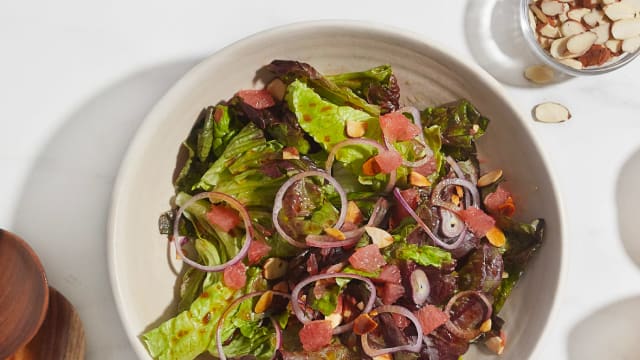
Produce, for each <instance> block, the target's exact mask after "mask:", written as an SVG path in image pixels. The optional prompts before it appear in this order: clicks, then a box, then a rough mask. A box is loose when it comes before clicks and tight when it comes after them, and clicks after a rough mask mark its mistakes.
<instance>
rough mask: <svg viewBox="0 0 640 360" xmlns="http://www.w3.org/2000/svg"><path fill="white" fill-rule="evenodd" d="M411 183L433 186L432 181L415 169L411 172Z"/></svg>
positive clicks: (420, 185) (419, 185)
mask: <svg viewBox="0 0 640 360" xmlns="http://www.w3.org/2000/svg"><path fill="white" fill-rule="evenodd" d="M409 184H411V185H413V186H418V187H427V186H431V182H430V181H429V179H427V178H426V176H424V175H422V174H420V173H418V172H416V171H413V170H412V171H411V172H410V173H409Z"/></svg>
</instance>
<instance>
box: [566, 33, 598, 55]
mask: <svg viewBox="0 0 640 360" xmlns="http://www.w3.org/2000/svg"><path fill="white" fill-rule="evenodd" d="M597 39H598V35H596V34H595V33H592V32H584V33H582V34H578V35H573V36H572V37H570V38H569V41H567V51H569V52H570V53H571V54H578V55H582V54H584V53H586V52H587V51H588V50H589V49H590V48H591V46H592V45H593V44H594V43H595V42H596V40H597Z"/></svg>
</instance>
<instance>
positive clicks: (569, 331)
mask: <svg viewBox="0 0 640 360" xmlns="http://www.w3.org/2000/svg"><path fill="white" fill-rule="evenodd" d="M495 1H496V0H468V1H451V0H448V1H438V2H435V1H423V2H419V3H418V2H416V3H413V2H405V1H396V2H388V1H368V2H366V4H365V2H347V1H344V0H343V1H323V2H315V3H311V2H310V3H309V4H308V5H306V2H305V5H302V4H303V2H299V1H292V0H289V1H271V2H257V1H256V2H255V3H254V4H251V5H249V4H248V3H249V2H247V1H226V2H218V1H204V0H202V1H180V2H177V1H158V0H156V1H148V0H145V1H135V2H134V1H124V0H116V1H80V0H60V1H55V2H51V1H3V2H2V3H0V168H1V169H2V172H1V174H2V176H1V177H0V199H1V201H0V227H2V228H5V229H8V230H11V231H14V232H16V233H18V234H20V235H22V236H23V237H24V238H26V239H27V240H28V241H29V242H30V243H31V245H32V246H33V247H34V248H35V250H36V251H37V252H38V253H39V254H40V256H41V258H42V261H43V262H44V265H45V267H46V269H47V272H48V276H49V280H50V282H51V284H52V285H53V286H55V287H56V288H58V289H59V290H61V291H62V292H63V293H64V294H65V295H66V296H67V297H68V298H69V299H70V300H71V301H72V302H73V303H74V304H75V305H76V307H77V308H78V310H79V312H80V315H81V317H82V319H83V321H84V324H85V327H86V331H87V337H88V358H89V359H133V358H134V353H133V352H132V350H131V348H130V346H129V343H128V341H127V339H126V337H125V335H124V332H123V329H122V325H121V323H120V320H119V318H118V315H117V313H116V309H115V306H114V302H113V298H112V295H111V288H110V284H109V280H108V275H107V262H106V221H107V211H108V208H109V204H110V194H111V187H112V185H113V181H114V178H115V176H116V174H117V171H118V166H119V163H120V161H121V159H122V156H123V154H124V152H125V151H126V148H127V144H128V142H129V141H130V139H131V137H132V136H133V134H134V132H135V130H136V128H137V127H138V125H139V124H140V121H141V120H142V118H143V117H144V115H145V113H146V112H147V111H148V110H149V109H150V107H151V106H152V105H153V104H154V102H155V101H157V99H158V98H159V97H160V96H161V95H162V94H163V93H164V92H165V91H166V90H167V89H168V87H169V86H170V85H171V84H172V83H173V82H174V81H175V80H177V79H178V78H179V77H180V76H181V75H182V74H183V73H184V72H186V71H187V70H188V69H189V68H190V67H191V66H193V65H194V64H195V63H197V62H198V61H199V60H201V59H203V58H204V57H205V56H207V55H209V54H211V53H213V52H215V51H216V50H218V49H220V48H222V47H223V46H225V45H227V44H229V43H231V42H233V41H236V40H239V39H241V38H243V37H245V36H247V35H249V34H251V33H254V32H257V31H260V30H263V29H266V28H269V27H272V26H276V25H282V24H286V23H289V22H294V21H301V20H313V19H328V18H332V19H335V18H350V19H361V20H370V21H376V22H381V23H386V24H390V25H393V26H400V27H404V28H408V29H410V30H413V31H416V32H420V33H423V34H425V35H427V36H429V37H431V38H432V39H434V40H436V41H438V42H441V43H443V44H445V45H446V46H448V47H450V48H452V49H453V50H455V51H457V52H458V53H459V54H461V56H463V57H465V58H468V59H470V60H474V59H475V60H476V61H478V62H480V63H481V64H484V65H486V66H490V65H487V64H491V62H492V61H493V60H495V59H498V60H500V58H501V57H503V56H507V55H509V54H512V55H516V57H517V56H518V55H522V54H519V52H518V50H517V49H518V43H517V41H516V40H514V41H516V42H515V43H510V41H511V37H513V38H514V39H516V38H517V34H516V33H513V32H509V31H510V30H513V29H507V28H500V27H496V26H495V24H496V22H500V21H504V20H505V18H506V15H505V12H506V11H505V10H504V9H502V8H504V7H508V6H509V5H508V4H507V3H505V0H502V1H500V0H498V7H496V8H493V7H492V6H488V5H487V4H488V3H494V2H495ZM509 1H512V2H515V0H509ZM489 20H491V21H493V23H494V25H491V24H490V21H489ZM484 27H487V29H485V30H486V32H483V31H485V30H483V28H484ZM508 30H509V31H508ZM487 34H492V36H493V37H494V38H495V39H496V41H497V44H492V43H491V41H489V42H486V43H483V41H482V39H483V37H484V39H485V40H486V36H487ZM504 44H507V45H509V46H506V47H505V46H504ZM501 51H504V54H502V53H501ZM494 58H495V59H494ZM502 60H505V58H504V57H503V58H502ZM507 60H509V59H508V57H507ZM505 64H506V65H504V66H503V67H501V68H496V67H494V68H493V72H494V75H495V76H497V77H498V78H499V79H501V80H503V81H507V82H509V83H510V84H515V85H507V86H506V91H507V92H508V94H509V95H510V96H511V97H512V99H513V101H514V103H515V104H516V105H518V106H519V108H520V109H522V113H523V114H524V116H525V117H526V118H529V117H530V115H529V111H530V109H531V108H532V106H534V105H535V104H537V103H539V102H542V101H547V100H553V101H558V102H561V103H563V104H565V105H566V106H568V107H569V108H570V109H571V111H572V113H573V118H572V119H571V120H570V121H569V122H567V123H564V124H559V125H548V124H537V123H536V124H534V130H535V132H536V135H537V136H538V138H539V139H540V141H541V143H542V144H543V145H544V147H545V150H546V152H547V154H548V155H549V158H550V159H551V162H552V167H553V169H554V170H555V173H556V175H557V178H558V180H559V185H560V187H561V193H562V200H563V201H564V204H565V209H566V213H567V215H568V216H567V219H568V224H567V225H568V229H569V231H568V234H569V239H568V241H569V246H570V256H569V261H570V263H569V266H568V274H567V277H566V282H565V287H564V297H563V300H562V301H561V308H560V312H559V314H558V317H557V318H556V319H555V321H554V324H553V326H552V327H551V333H549V334H548V336H546V337H545V338H544V341H543V342H542V343H541V344H540V347H541V349H540V352H539V356H540V358H541V359H571V360H578V359H580V360H582V359H598V358H607V359H637V358H638V355H635V354H637V353H639V350H640V342H638V341H637V340H638V339H637V334H638V331H637V328H638V327H637V324H638V323H640V245H639V243H640V233H639V231H638V230H637V225H636V223H637V220H636V218H637V217H638V214H639V212H640V211H639V210H640V207H639V205H638V204H639V203H640V191H639V190H638V189H637V186H638V185H639V184H640V115H639V113H640V96H639V95H638V94H639V93H640V83H639V81H640V61H637V62H636V63H634V64H631V65H630V66H628V67H627V68H624V69H622V70H620V71H617V72H616V73H614V74H609V75H605V76H601V77H594V78H580V79H570V80H568V81H564V82H561V83H559V84H556V85H553V86H548V87H544V88H531V87H528V86H522V84H521V83H520V82H519V80H514V79H516V78H517V77H515V78H514V77H513V76H512V75H513V74H512V73H511V74H510V73H509V71H512V70H513V68H511V67H510V65H509V64H508V61H507V63H505ZM511 65H513V64H511ZM514 66H515V65H514ZM634 329H635V330H634Z"/></svg>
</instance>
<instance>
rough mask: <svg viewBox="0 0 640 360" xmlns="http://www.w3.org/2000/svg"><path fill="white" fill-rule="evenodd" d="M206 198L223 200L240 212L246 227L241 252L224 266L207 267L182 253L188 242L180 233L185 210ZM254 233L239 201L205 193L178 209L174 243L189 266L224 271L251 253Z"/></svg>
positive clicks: (247, 214)
mask: <svg viewBox="0 0 640 360" xmlns="http://www.w3.org/2000/svg"><path fill="white" fill-rule="evenodd" d="M204 198H208V199H212V200H216V199H217V200H222V201H224V202H226V203H227V204H229V205H230V206H231V207H232V208H233V209H235V210H236V211H238V213H239V214H240V216H241V217H242V221H243V222H244V226H245V240H244V244H243V245H242V248H241V249H240V251H238V253H237V254H236V256H234V257H233V258H232V259H231V260H229V261H227V262H226V263H224V264H220V265H213V266H205V265H202V264H199V263H197V262H195V261H193V260H191V259H189V258H188V257H187V256H186V255H185V254H184V252H183V251H182V245H183V244H184V243H185V242H186V241H187V237H182V236H180V234H179V233H178V228H179V224H180V218H181V217H182V214H183V213H184V211H185V209H187V208H188V207H189V206H191V204H193V203H195V202H196V201H198V200H202V199H204ZM252 233H253V226H252V225H251V217H250V216H249V213H248V212H247V209H245V207H244V206H243V205H242V204H241V203H240V202H239V201H238V200H236V199H234V198H233V197H231V196H229V195H227V194H224V193H221V192H217V191H211V192H203V193H200V194H197V195H194V196H193V197H192V198H191V199H189V200H188V201H187V202H186V203H184V205H182V206H181V207H180V209H178V212H177V213H176V218H175V220H174V223H173V241H174V242H175V247H176V252H177V253H178V256H180V258H182V261H184V262H185V263H187V264H189V265H190V266H192V267H194V268H196V269H198V270H202V271H206V272H215V271H222V270H224V269H226V268H227V267H229V266H231V265H235V264H237V263H238V262H240V261H241V260H242V259H243V258H244V257H245V256H246V255H247V252H248V251H249V246H250V245H251V236H252Z"/></svg>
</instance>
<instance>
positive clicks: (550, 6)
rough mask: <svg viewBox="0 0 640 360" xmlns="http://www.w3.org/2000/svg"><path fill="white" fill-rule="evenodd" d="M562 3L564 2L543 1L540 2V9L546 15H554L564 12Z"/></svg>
mask: <svg viewBox="0 0 640 360" xmlns="http://www.w3.org/2000/svg"><path fill="white" fill-rule="evenodd" d="M564 5H565V4H563V3H561V2H559V1H554V0H551V1H543V2H542V3H541V4H540V10H542V12H543V13H544V14H545V15H547V16H556V15H558V14H562V13H563V12H564V9H565V8H564Z"/></svg>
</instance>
